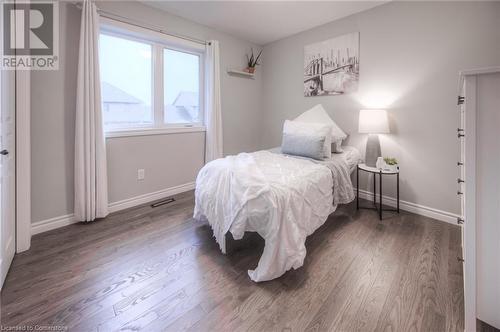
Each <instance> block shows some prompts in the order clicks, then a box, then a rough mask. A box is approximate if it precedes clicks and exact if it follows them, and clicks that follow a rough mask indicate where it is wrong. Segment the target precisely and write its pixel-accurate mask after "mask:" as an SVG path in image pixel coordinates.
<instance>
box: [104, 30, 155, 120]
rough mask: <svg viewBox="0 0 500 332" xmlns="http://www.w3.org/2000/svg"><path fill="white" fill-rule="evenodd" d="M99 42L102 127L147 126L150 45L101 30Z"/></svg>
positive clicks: (150, 107)
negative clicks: (106, 33) (103, 32)
mask: <svg viewBox="0 0 500 332" xmlns="http://www.w3.org/2000/svg"><path fill="white" fill-rule="evenodd" d="M99 42H100V46H99V48H100V50H99V55H100V58H99V65H100V71H101V98H102V115H103V121H104V127H105V129H107V130H113V129H124V128H131V127H151V126H152V125H153V123H154V116H153V103H152V95H153V86H152V62H151V58H152V56H151V54H152V47H151V45H150V44H145V43H141V42H137V41H133V40H129V39H124V38H119V37H115V36H109V35H105V34H101V37H100V40H99Z"/></svg>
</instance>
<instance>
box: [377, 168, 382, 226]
mask: <svg viewBox="0 0 500 332" xmlns="http://www.w3.org/2000/svg"><path fill="white" fill-rule="evenodd" d="M378 174H379V184H378V186H379V190H380V195H379V196H380V197H379V198H378V199H379V200H380V210H379V217H380V220H382V171H380V172H379V173H378Z"/></svg>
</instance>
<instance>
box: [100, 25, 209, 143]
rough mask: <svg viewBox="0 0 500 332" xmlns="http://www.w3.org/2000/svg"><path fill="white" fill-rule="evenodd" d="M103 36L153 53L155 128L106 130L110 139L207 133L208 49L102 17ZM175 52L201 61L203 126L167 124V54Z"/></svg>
mask: <svg viewBox="0 0 500 332" xmlns="http://www.w3.org/2000/svg"><path fill="white" fill-rule="evenodd" d="M100 24H101V33H102V34H106V35H111V36H114V37H118V38H123V39H129V40H132V41H137V42H141V43H145V44H150V45H151V52H152V77H151V79H152V96H151V98H152V100H151V101H152V112H153V124H152V125H147V126H134V127H130V128H127V127H124V128H113V129H108V130H106V137H107V138H112V137H127V136H145V135H163V134H176V133H189V132H200V131H205V127H204V121H203V117H204V92H205V86H204V83H205V82H204V55H205V46H204V45H202V44H198V43H195V42H192V41H189V40H184V39H182V38H178V37H173V36H169V35H165V34H162V33H159V32H157V31H153V30H149V29H146V28H142V27H138V26H135V25H133V24H128V23H124V22H121V21H116V20H113V19H109V18H104V17H101V19H100ZM167 49H168V50H173V51H178V52H183V53H186V54H192V55H195V56H197V57H198V68H199V75H198V79H199V88H198V89H199V90H198V94H199V100H198V103H199V104H198V105H199V118H200V121H199V122H190V123H166V122H165V118H164V115H165V111H164V76H163V75H164V68H163V61H164V60H163V57H164V50H167Z"/></svg>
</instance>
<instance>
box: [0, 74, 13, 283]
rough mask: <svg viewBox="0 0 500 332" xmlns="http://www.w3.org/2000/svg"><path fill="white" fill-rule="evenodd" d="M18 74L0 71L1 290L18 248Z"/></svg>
mask: <svg viewBox="0 0 500 332" xmlns="http://www.w3.org/2000/svg"><path fill="white" fill-rule="evenodd" d="M15 83H16V82H15V72H14V71H6V70H1V71H0V226H1V227H0V278H1V279H0V288H1V286H2V285H3V282H4V280H5V277H6V276H7V272H8V271H9V266H10V263H11V262H12V259H13V258H14V253H15V247H16V240H15V238H16V221H15V194H16V189H15V179H16V177H15V106H16V105H15V99H16V94H15V93H16V91H15Z"/></svg>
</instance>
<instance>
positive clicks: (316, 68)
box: [304, 32, 359, 97]
mask: <svg viewBox="0 0 500 332" xmlns="http://www.w3.org/2000/svg"><path fill="white" fill-rule="evenodd" d="M358 82H359V32H354V33H349V34H346V35H342V36H339V37H336V38H332V39H328V40H325V41H322V42H319V43H315V44H310V45H307V46H305V47H304V96H306V97H309V96H326V95H339V94H344V93H349V92H354V91H357V90H358Z"/></svg>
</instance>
